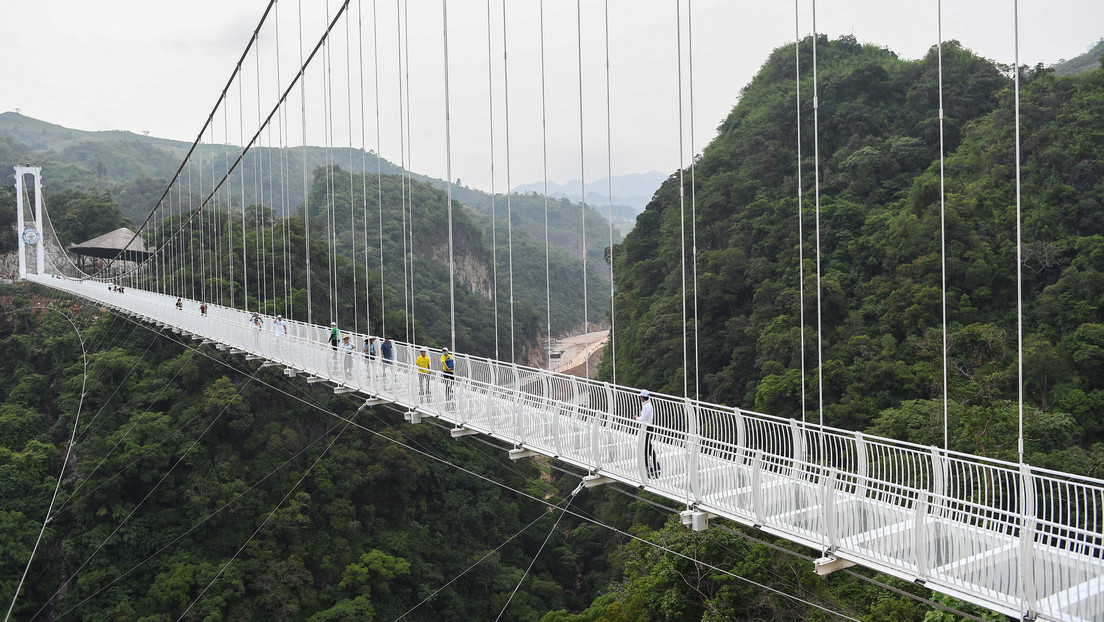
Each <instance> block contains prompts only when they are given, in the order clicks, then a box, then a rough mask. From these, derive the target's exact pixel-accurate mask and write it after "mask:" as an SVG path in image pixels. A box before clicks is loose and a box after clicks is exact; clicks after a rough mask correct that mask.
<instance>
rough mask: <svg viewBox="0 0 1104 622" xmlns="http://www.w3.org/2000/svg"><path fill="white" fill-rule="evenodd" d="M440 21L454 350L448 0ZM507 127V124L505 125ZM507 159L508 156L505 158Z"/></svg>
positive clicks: (453, 342) (452, 342) (443, 4)
mask: <svg viewBox="0 0 1104 622" xmlns="http://www.w3.org/2000/svg"><path fill="white" fill-rule="evenodd" d="M441 21H442V22H443V23H444V30H443V32H444V35H443V36H444V48H445V176H446V177H448V234H449V329H450V335H451V339H450V341H449V343H450V345H451V347H452V350H453V351H454V352H455V351H456V275H455V272H456V267H455V263H454V261H453V247H452V246H453V244H452V134H451V130H452V126H451V121H450V119H449V58H448V0H441ZM408 60H409V59H408ZM507 127H508V125H507ZM507 159H509V158H507Z"/></svg>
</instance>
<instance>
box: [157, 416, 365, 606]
mask: <svg viewBox="0 0 1104 622" xmlns="http://www.w3.org/2000/svg"><path fill="white" fill-rule="evenodd" d="M349 425H350V422H346V423H345V425H344V426H342V428H341V429H340V430H338V431H337V434H334V436H333V438H331V439H330V443H329V444H328V445H326V448H325V449H323V450H322V452H321V453H319V454H318V457H317V458H315V460H314V462H312V463H311V465H310V466H309V467H307V468H306V469H304V470H303V473H302V475H300V476H299V479H298V480H296V482H295V483H294V484H292V486H291V488H289V489H288V491H287V494H285V495H284V497H283V498H282V499H280V502H279V503H277V504H276V505H275V506H273V508H272V511H271V512H269V513H268V516H266V517H265V519H264V520H263V521H261V524H260V525H257V528H256V529H254V530H253V533H251V534H249V537H248V538H246V539H245V542H242V545H241V546H240V547H238V550H237V551H235V552H234V554H233V555H232V556H230V559H228V560H226V563H225V564H223V565H222V568H219V571H218V572H217V573H215V576H214V577H211V580H210V581H209V582H208V583H207V585H206V586H205V587H204V588H203V589H202V590H200V592H199V594H197V595H196V597H195V599H194V600H192V602H191V603H189V604H188V607H187V608H186V609H184V611H182V612H181V613H180V617H178V618H177V622H179V621H180V620H183V619H184V617H185V616H187V615H188V612H189V611H191V610H192V607H194V606H195V604H196V603H198V602H199V599H201V598H203V595H204V594H206V593H207V590H209V589H211V586H212V585H214V584H215V581H218V579H219V577H221V576H222V573H223V572H226V569H227V568H229V567H230V564H231V563H233V562H234V560H235V559H237V558H238V555H241V552H242V551H244V550H245V547H246V546H248V545H249V543H250V542H252V541H253V538H255V537H257V534H258V533H260V532H261V530H262V529H264V526H265V525H267V524H268V521H270V520H272V517H273V516H275V515H276V510H279V509H280V506H282V505H283V504H284V502H285V501H287V500H288V497H290V496H291V493H293V492H295V490H296V489H297V488H299V485H300V484H302V483H303V480H305V479H307V476H308V475H310V474H311V472H312V471H313V470H314V467H316V466H318V463H319V462H321V461H322V459H323V458H325V457H326V454H328V453H329V451H330V449H331V448H332V447H333V446H334V443H336V442H337V439H339V438H341V434H342V433H343V432H345V430H346V429H348V428H349Z"/></svg>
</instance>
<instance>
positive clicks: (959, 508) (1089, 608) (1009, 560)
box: [29, 275, 1104, 621]
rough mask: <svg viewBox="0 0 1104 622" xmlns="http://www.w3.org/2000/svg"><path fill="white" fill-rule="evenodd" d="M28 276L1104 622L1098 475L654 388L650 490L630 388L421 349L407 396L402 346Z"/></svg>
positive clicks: (974, 593)
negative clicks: (333, 341) (448, 362)
mask: <svg viewBox="0 0 1104 622" xmlns="http://www.w3.org/2000/svg"><path fill="white" fill-rule="evenodd" d="M29 278H30V279H31V280H33V281H35V282H38V283H41V284H44V285H48V286H50V287H54V288H57V289H61V290H65V291H69V292H72V293H74V294H76V295H79V296H81V297H84V298H87V299H89V300H91V301H94V302H95V303H97V304H103V305H106V306H110V307H113V308H116V309H119V310H122V311H125V312H130V313H134V314H137V315H138V316H140V317H142V318H144V319H146V320H148V321H152V322H157V323H160V324H164V325H167V326H171V327H174V328H176V329H179V330H181V331H184V332H187V333H191V334H193V335H195V336H198V337H202V338H204V339H209V340H212V341H215V342H218V343H219V344H222V345H223V346H225V347H229V348H232V349H236V350H241V351H243V352H248V353H251V354H254V355H257V356H261V357H263V358H265V359H267V360H270V361H274V362H277V363H280V364H282V365H284V366H286V367H287V368H288V369H291V370H296V372H298V373H303V374H308V375H311V376H316V377H319V378H324V379H326V380H328V381H331V382H333V383H334V384H335V385H340V386H343V387H347V388H351V389H354V390H356V391H359V392H361V393H364V394H366V395H368V396H372V397H374V398H378V399H382V400H386V401H389V402H393V403H395V404H399V405H402V406H404V407H406V408H408V409H411V410H415V411H417V412H419V413H422V414H427V415H432V416H435V417H439V418H440V419H442V420H444V421H448V422H451V423H453V424H454V425H456V426H457V427H463V428H467V429H470V430H474V431H477V432H481V433H485V434H488V435H491V436H494V437H496V438H499V439H502V440H504V441H507V442H510V443H512V444H513V445H514V446H515V447H518V448H525V449H530V450H532V451H534V452H537V453H540V454H545V455H548V456H554V457H556V458H558V459H560V460H562V461H564V462H567V463H570V464H573V465H576V466H578V467H581V468H584V469H586V470H588V471H589V472H591V473H592V474H600V475H605V476H608V477H610V478H613V479H616V480H619V481H623V482H627V483H630V484H633V485H637V486H642V487H645V488H647V489H648V490H649V491H651V492H654V493H656V494H659V495H663V496H665V497H668V498H670V499H673V500H676V501H679V502H685V503H686V504H687V505H688V506H690V507H693V508H694V509H695V510H697V511H701V512H707V513H709V514H714V515H717V516H722V517H725V518H729V519H731V520H735V521H738V522H741V523H744V524H748V525H755V526H758V527H759V528H761V529H763V530H764V531H768V532H770V533H773V534H777V535H779V536H782V537H785V538H788V539H790V540H792V541H795V542H798V543H801V544H805V545H807V546H810V547H813V548H816V549H818V550H821V551H823V552H825V553H826V554H830V555H833V556H835V557H836V558H839V559H842V560H847V561H851V562H855V563H859V564H862V565H865V566H868V567H870V568H873V569H876V570H878V571H880V572H884V573H887V574H891V575H894V576H897V577H900V578H903V579H906V580H911V581H922V582H924V583H925V584H926V585H927V586H928V587H930V588H932V589H935V590H937V591H940V592H944V593H947V594H950V595H953V596H956V597H958V598H961V599H963V600H966V601H969V602H973V603H976V604H979V605H982V606H985V607H988V608H991V609H993V610H995V611H999V612H1001V613H1004V614H1008V615H1012V616H1016V617H1024V616H1027V617H1031V616H1037V617H1039V618H1040V619H1046V620H1068V621H1085V620H1104V535H1102V525H1104V519H1102V511H1104V481H1101V480H1097V479H1092V478H1087V477H1079V476H1075V475H1070V474H1065V473H1059V472H1053V471H1046V470H1042V469H1034V468H1031V467H1029V466H1027V465H1017V464H1011V463H1006V462H1001V461H996V460H990V459H985V458H981V457H977V456H972V455H968V454H960V453H956V452H946V451H943V450H940V449H937V448H934V447H923V446H919V445H913V444H909V443H904V442H899V441H894V440H890V439H883V438H874V437H869V436H864V435H863V434H861V433H858V432H850V431H846V430H839V429H833V428H820V427H818V426H815V425H811V424H805V423H801V422H798V421H795V420H792V419H781V418H778V417H772V416H770V415H765V414H762V413H755V412H751V411H746V410H741V409H738V408H731V407H727V406H719V405H716V404H708V403H703V402H699V401H695V400H690V399H686V398H679V397H674V396H667V395H656V394H653V397H652V398H651V401H652V404H653V407H654V408H655V421H656V423H655V426H654V430H653V431H654V433H655V439H654V440H653V445H654V446H655V449H656V451H657V452H658V454H659V462H660V464H661V467H662V471H661V474H660V476H659V477H658V478H654V479H652V478H648V477H647V475H648V474H647V471H646V469H645V466H644V456H643V448H644V439H643V436H642V435H641V434H639V427H638V425H637V424H636V423H635V422H634V421H633V419H634V417H635V416H636V414H637V413H638V412H639V408H640V401H639V397H638V391H637V390H636V389H633V388H630V387H623V386H616V385H611V384H609V383H604V382H597V381H593V380H586V379H582V378H577V377H574V376H567V375H563V374H557V373H553V372H548V371H545V370H540V369H533V368H529V367H523V366H519V365H514V364H510V363H504V362H499V361H492V360H488V359H484V358H479V357H474V356H468V355H464V354H459V353H457V354H455V359H456V378H455V383H454V385H452V386H451V387H449V386H447V385H446V384H445V379H444V378H443V377H442V375H441V374H440V373H439V372H437V371H436V370H437V369H438V368H439V365H438V364H437V361H438V360H439V356H440V352H437V351H432V352H431V355H430V358H431V360H432V361H433V363H434V364H433V365H432V369H433V371H432V372H431V373H430V374H428V377H429V380H428V384H429V390H428V394H427V395H419V376H420V375H421V372H419V371H418V370H417V368H416V367H415V366H414V358H415V356H416V350H415V346H414V345H412V344H407V343H400V342H395V343H394V361H393V363H391V364H386V363H385V362H384V361H382V360H381V359H380V358H378V357H377V358H376V359H375V360H369V359H367V358H366V357H365V356H364V355H363V354H362V353H361V352H360V350H359V348H360V347H361V346H362V345H363V342H364V339H365V338H366V336H365V335H361V334H353V335H352V341H354V343H355V344H356V346H357V348H358V349H357V350H356V353H355V354H354V355H345V354H343V353H342V352H340V351H335V350H334V349H333V348H332V347H331V346H330V344H329V341H328V337H329V329H328V328H326V327H322V326H315V325H309V324H305V323H302V322H296V321H288V322H287V326H288V334H287V335H286V336H284V335H277V334H276V333H275V332H274V330H273V326H274V325H273V323H272V318H271V317H266V318H265V323H264V326H263V327H262V328H261V329H260V330H258V329H256V328H254V327H252V326H251V325H250V324H249V323H248V320H249V317H250V315H251V314H250V313H248V312H245V311H241V310H238V309H231V308H227V307H220V306H217V305H209V307H208V311H207V314H206V315H201V314H200V312H199V303H198V302H196V301H192V300H188V301H185V302H184V309H182V310H178V309H177V308H176V307H175V304H174V303H175V300H176V299H175V298H171V297H168V296H164V295H161V294H156V293H152V292H147V291H142V290H135V289H127V290H126V291H125V293H122V294H120V293H117V292H113V291H109V286H108V285H107V284H105V283H100V282H95V281H76V280H69V279H65V278H61V277H50V276H41V275H39V276H34V275H32V276H31V277H29ZM345 332H348V331H343V333H345ZM350 334H351V333H350ZM377 343H378V342H377ZM450 391H451V392H452V393H451V399H449V392H450Z"/></svg>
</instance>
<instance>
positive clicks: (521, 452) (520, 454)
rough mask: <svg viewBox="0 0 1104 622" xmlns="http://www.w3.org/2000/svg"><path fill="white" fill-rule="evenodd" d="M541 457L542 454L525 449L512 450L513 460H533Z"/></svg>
mask: <svg viewBox="0 0 1104 622" xmlns="http://www.w3.org/2000/svg"><path fill="white" fill-rule="evenodd" d="M539 455H541V454H540V453H538V452H535V451H533V450H532V449H525V448H523V447H515V448H514V449H511V450H510V459H511V460H521V459H522V458H531V457H533V456H539Z"/></svg>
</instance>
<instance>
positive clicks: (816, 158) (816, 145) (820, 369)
mask: <svg viewBox="0 0 1104 622" xmlns="http://www.w3.org/2000/svg"><path fill="white" fill-rule="evenodd" d="M816 51H817V32H816V0H813V169H814V171H815V178H816V180H815V187H816V251H817V252H816V256H817V392H818V421H819V427H820V429H819V430H817V439H818V443H817V445H818V447H819V452H818V454H819V455H818V456H817V461H818V462H819V463H820V464H821V465H822V468H823V469H825V470H827V468H828V456H827V455H826V453H825V438H824V336H823V335H824V333H823V329H822V326H821V317H822V309H823V304H822V303H821V299H822V297H823V291H824V290H823V289H822V288H821V280H820V266H821V261H820V259H821V249H820V99H819V97H818V95H817V53H816ZM825 476H826V472H824V471H822V472H821V477H822V478H823V477H825ZM827 511H828V510H827V508H825V507H824V506H823V505H822V506H821V516H820V519H821V521H823V522H824V523H823V524H827ZM829 545H830V542H829V541H828V536H827V535H824V539H823V547H824V549H827V548H828V546H829Z"/></svg>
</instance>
